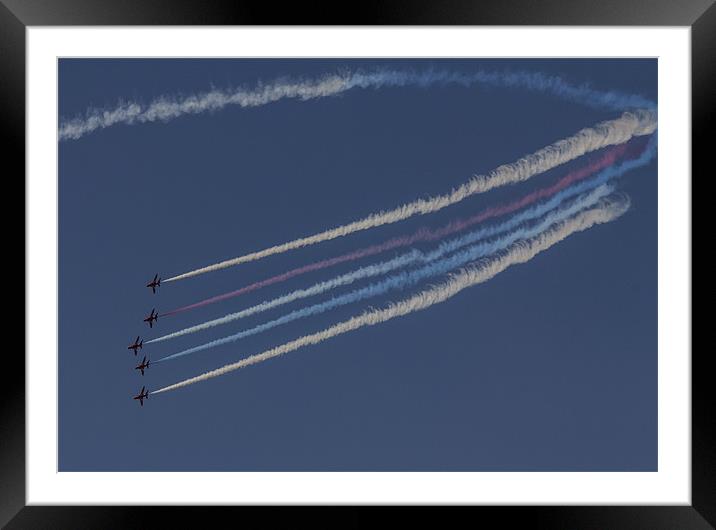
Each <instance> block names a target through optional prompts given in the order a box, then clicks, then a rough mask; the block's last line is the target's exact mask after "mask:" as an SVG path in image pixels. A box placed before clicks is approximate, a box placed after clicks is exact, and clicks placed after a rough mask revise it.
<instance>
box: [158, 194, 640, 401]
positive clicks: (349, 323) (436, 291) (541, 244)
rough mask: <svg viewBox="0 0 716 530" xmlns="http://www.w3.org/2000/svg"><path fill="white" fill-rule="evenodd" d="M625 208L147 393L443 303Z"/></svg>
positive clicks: (618, 204)
mask: <svg viewBox="0 0 716 530" xmlns="http://www.w3.org/2000/svg"><path fill="white" fill-rule="evenodd" d="M628 208H629V200H628V197H626V196H624V195H615V196H612V197H609V198H607V199H603V200H602V203H601V204H600V205H598V206H597V207H595V208H592V209H590V210H587V211H584V212H582V213H580V214H577V215H576V216H574V217H573V218H571V219H568V220H567V221H564V222H563V223H561V224H560V225H557V226H555V227H554V228H552V229H550V230H548V231H546V232H543V233H542V234H540V235H538V236H536V237H534V238H532V239H527V240H523V241H519V242H517V243H515V244H513V245H512V246H511V247H510V248H509V249H508V250H506V251H505V252H503V253H502V254H501V255H499V256H497V257H493V258H487V259H483V260H480V261H479V262H478V263H475V264H473V265H469V266H467V267H465V268H464V269H462V270H461V271H460V272H459V273H456V274H454V275H453V276H452V277H451V278H450V279H449V280H447V281H445V282H443V283H442V284H440V285H437V286H435V287H432V288H430V289H426V290H424V291H422V292H420V293H417V294H415V295H413V296H410V297H409V298H406V299H404V300H401V301H400V302H397V303H395V304H392V305H390V306H388V307H386V308H384V309H380V310H371V311H367V312H365V313H363V314H361V315H358V316H355V317H353V318H350V319H349V320H346V321H344V322H340V323H338V324H335V325H333V326H331V327H329V328H326V329H324V330H322V331H319V332H317V333H313V334H311V335H305V336H303V337H300V338H298V339H296V340H293V341H291V342H287V343H285V344H282V345H280V346H277V347H274V348H271V349H269V350H267V351H265V352H263V353H260V354H256V355H252V356H251V357H247V358H246V359H242V360H241V361H238V362H235V363H232V364H228V365H226V366H223V367H221V368H218V369H216V370H212V371H210V372H206V373H204V374H201V375H198V376H196V377H191V378H189V379H185V380H184V381H180V382H178V383H174V384H172V385H169V386H166V387H163V388H160V389H158V390H154V391H153V392H151V394H159V393H162V392H167V391H169V390H175V389H178V388H182V387H185V386H188V385H191V384H194V383H198V382H201V381H206V380H207V379H211V378H213V377H218V376H220V375H224V374H227V373H229V372H232V371H234V370H238V369H240V368H244V367H246V366H250V365H253V364H257V363H260V362H263V361H266V360H268V359H271V358H273V357H278V356H279V355H283V354H284V353H288V352H291V351H294V350H297V349H299V348H302V347H304V346H309V345H311V344H318V343H320V342H323V341H325V340H327V339H330V338H332V337H335V336H337V335H341V334H343V333H347V332H349V331H353V330H356V329H358V328H361V327H364V326H371V325H375V324H380V323H383V322H386V321H388V320H391V319H393V318H396V317H400V316H403V315H407V314H410V313H413V312H415V311H420V310H422V309H426V308H428V307H430V306H432V305H434V304H438V303H441V302H444V301H445V300H447V299H449V298H451V297H453V296H455V295H456V294H457V293H459V292H460V291H462V290H463V289H466V288H467V287H470V286H472V285H476V284H479V283H482V282H485V281H487V280H489V279H490V278H492V277H494V276H495V275H497V274H499V273H500V272H502V271H503V270H505V269H506V268H507V267H509V266H511V265H515V264H518V263H525V262H527V261H529V260H530V259H532V258H533V257H534V256H535V255H537V254H538V253H540V252H542V251H544V250H546V249H548V248H549V247H551V246H552V245H554V244H556V243H558V242H559V241H562V240H563V239H565V238H566V237H568V236H569V235H570V234H573V233H575V232H579V231H582V230H586V229H588V228H590V227H591V226H594V225H595V224H599V223H606V222H609V221H612V220H614V219H616V218H617V217H619V216H620V215H622V214H623V213H624V212H625V211H626V210H627V209H628Z"/></svg>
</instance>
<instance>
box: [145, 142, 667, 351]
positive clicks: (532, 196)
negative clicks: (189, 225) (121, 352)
mask: <svg viewBox="0 0 716 530" xmlns="http://www.w3.org/2000/svg"><path fill="white" fill-rule="evenodd" d="M653 138H654V137H653V136H652V138H651V140H650V141H649V143H648V144H647V148H646V149H648V148H649V147H648V146H649V145H651V144H652V143H653ZM632 142H633V140H632V141H631V142H628V143H624V144H619V145H616V146H613V147H611V148H609V149H608V150H607V151H606V152H605V153H604V154H603V155H602V156H601V157H600V158H598V159H596V160H595V161H593V162H592V163H590V164H588V165H587V166H585V167H582V168H579V169H575V170H574V171H571V172H570V173H568V174H567V175H565V176H564V177H562V178H561V179H560V180H558V181H557V182H556V183H554V184H553V185H551V186H549V187H547V188H542V189H539V190H535V191H533V192H531V193H529V194H527V195H525V196H523V197H522V198H521V199H518V200H516V201H513V202H511V203H508V204H503V205H500V206H492V207H490V208H487V209H485V210H483V211H482V212H480V213H479V214H476V215H474V216H472V217H469V218H466V219H458V220H456V221H452V222H451V223H448V224H447V225H445V226H443V227H442V228H439V229H434V230H429V229H427V228H421V229H420V230H418V231H416V232H414V233H413V234H410V235H405V236H399V237H395V238H392V239H389V240H387V241H385V242H383V243H380V244H377V245H371V246H369V247H366V248H363V249H359V250H354V251H352V252H349V253H347V254H342V255H340V256H336V257H333V258H329V259H325V260H321V261H318V262H314V263H309V264H308V265H304V266H303V267H298V268H296V269H291V270H289V271H287V272H284V273H281V274H278V275H276V276H272V277H269V278H266V279H264V280H261V281H259V282H255V283H252V284H249V285H247V286H245V287H242V288H240V289H237V290H234V291H230V292H228V293H223V294H220V295H216V296H212V297H211V298H207V299H204V300H201V301H199V302H195V303H193V304H189V305H186V306H182V307H179V308H177V309H174V310H171V311H168V312H166V313H163V314H162V316H170V315H174V314H177V313H181V312H184V311H188V310H190V309H196V308H199V307H204V306H207V305H209V304H213V303H216V302H220V301H223V300H228V299H230V298H233V297H236V296H240V295H243V294H246V293H249V292H252V291H255V290H257V289H260V288H262V287H266V286H268V285H274V284H277V283H280V282H283V281H286V280H288V279H290V278H294V277H296V276H299V275H301V274H305V273H308V272H313V271H317V270H321V269H324V268H327V267H331V266H333V265H338V264H340V263H346V262H350V261H354V260H357V259H361V258H366V257H369V256H373V255H375V254H380V253H383V252H387V251H389V250H393V249H396V248H400V247H406V246H409V245H412V244H414V243H419V242H426V241H436V240H438V239H442V238H443V237H446V236H448V235H450V234H454V233H456V232H460V231H462V230H464V229H467V228H469V227H471V226H474V225H476V224H478V223H481V222H483V221H485V220H487V219H490V218H493V217H498V216H501V215H506V214H509V213H512V212H514V211H516V210H519V209H520V208H524V207H526V206H529V205H530V204H532V203H534V202H536V201H538V200H540V199H544V198H548V197H550V196H551V195H553V194H555V193H558V192H560V191H562V190H564V189H565V188H566V187H567V186H569V185H570V184H572V183H574V182H577V181H579V180H581V179H584V178H586V177H588V176H590V175H592V174H593V173H594V172H596V171H599V170H600V169H603V168H605V167H607V166H610V165H612V164H613V163H614V162H615V161H616V160H617V158H619V157H621V156H623V155H624V154H625V153H626V152H627V151H628V147H630V146H631V144H632ZM644 149H645V148H643V147H642V157H643V154H644ZM629 155H631V153H629ZM652 155H653V152H652V154H651V155H649V158H651V156H652ZM629 169H631V167H629V168H625V169H624V171H628V170H629ZM540 215H541V214H540ZM160 339H161V338H160ZM160 339H155V340H157V341H158V340H160Z"/></svg>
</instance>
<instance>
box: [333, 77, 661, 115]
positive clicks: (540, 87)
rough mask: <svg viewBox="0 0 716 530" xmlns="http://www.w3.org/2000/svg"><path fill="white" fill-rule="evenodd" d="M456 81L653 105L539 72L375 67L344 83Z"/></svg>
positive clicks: (597, 103) (618, 106) (585, 101)
mask: <svg viewBox="0 0 716 530" xmlns="http://www.w3.org/2000/svg"><path fill="white" fill-rule="evenodd" d="M436 84H442V85H448V84H456V85H462V86H465V87H469V86H472V85H475V84H484V85H490V86H495V87H507V88H522V89H526V90H529V91H533V92H542V93H545V94H551V95H553V96H557V97H559V98H562V99H565V100H567V101H573V102H575V103H579V104H582V105H586V106H589V107H592V108H597V109H606V110H625V109H635V108H643V109H651V110H654V109H656V103H655V102H653V101H651V100H650V99H647V98H645V97H642V96H639V95H636V94H626V93H624V92H619V91H616V90H608V91H603V90H596V89H593V88H591V87H589V86H588V85H586V84H583V85H572V84H570V83H568V82H567V81H565V80H564V79H562V78H561V77H558V76H549V75H546V74H543V73H541V72H520V71H516V72H509V71H506V72H488V71H483V70H479V71H477V72H473V73H463V72H449V71H445V70H435V69H429V70H426V71H422V72H414V71H376V72H371V73H356V74H353V75H351V76H350V77H349V78H348V79H347V85H348V86H350V87H354V86H355V87H360V88H376V89H377V88H381V87H383V86H400V87H402V86H418V87H423V88H426V87H429V86H431V85H436Z"/></svg>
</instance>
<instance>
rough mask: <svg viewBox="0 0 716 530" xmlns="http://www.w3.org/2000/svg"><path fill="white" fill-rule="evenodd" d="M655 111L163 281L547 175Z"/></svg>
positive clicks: (619, 138) (638, 128) (643, 128)
mask: <svg viewBox="0 0 716 530" xmlns="http://www.w3.org/2000/svg"><path fill="white" fill-rule="evenodd" d="M656 124H657V121H656V112H655V111H652V110H637V111H633V112H625V113H624V114H622V116H621V117H619V118H617V119H614V120H609V121H604V122H601V123H598V124H597V125H595V126H594V127H588V128H585V129H582V130H581V131H579V132H577V133H576V134H575V135H573V136H570V137H568V138H565V139H563V140H559V141H557V142H555V143H553V144H551V145H548V146H547V147H544V148H542V149H540V150H539V151H536V152H534V153H532V154H530V155H527V156H525V157H523V158H521V159H519V160H517V161H516V162H514V163H511V164H505V165H502V166H500V167H498V168H496V169H494V170H493V171H491V172H490V173H488V174H487V175H478V176H475V177H473V178H472V179H470V180H469V181H467V182H466V183H465V184H463V185H461V186H459V187H458V188H457V189H454V190H452V191H451V192H450V193H447V194H445V195H439V196H437V197H432V198H429V199H419V200H417V201H414V202H411V203H408V204H404V205H402V206H399V207H397V208H395V209H393V210H388V211H383V212H378V213H375V214H372V215H369V216H368V217H365V218H364V219H361V220H359V221H354V222H352V223H349V224H347V225H343V226H339V227H337V228H333V229H331V230H326V231H325V232H321V233H319V234H315V235H312V236H308V237H303V238H300V239H294V240H293V241H289V242H287V243H283V244H281V245H276V246H273V247H269V248H267V249H264V250H261V251H258V252H253V253H251V254H246V255H244V256H240V257H238V258H234V259H230V260H226V261H222V262H219V263H216V264H214V265H209V266H207V267H202V268H200V269H195V270H193V271H189V272H186V273H183V274H179V275H177V276H173V277H171V278H168V279H166V280H164V281H165V282H171V281H175V280H182V279H184V278H190V277H192V276H197V275H199V274H204V273H207V272H212V271H217V270H221V269H225V268H227V267H233V266H234V265H239V264H241V263H246V262H249V261H255V260H258V259H261V258H265V257H267V256H271V255H273V254H280V253H282V252H286V251H288V250H292V249H296V248H300V247H305V246H308V245H314V244H316V243H320V242H323V241H328V240H331V239H335V238H338V237H343V236H346V235H348V234H352V233H354V232H358V231H361V230H367V229H369V228H374V227H377V226H381V225H385V224H390V223H395V222H398V221H401V220H403V219H407V218H408V217H412V216H414V215H423V214H427V213H432V212H436V211H438V210H441V209H443V208H445V207H447V206H450V205H452V204H455V203H458V202H460V201H462V200H464V199H465V198H467V197H470V196H471V195H475V194H477V193H484V192H486V191H488V190H491V189H493V188H496V187H498V186H504V185H506V184H513V183H517V182H521V181H525V180H527V179H529V178H530V177H532V176H534V175H537V174H539V173H543V172H545V171H547V170H549V169H552V168H554V167H556V166H559V165H561V164H564V163H566V162H569V161H570V160H573V159H575V158H577V157H580V156H582V155H584V154H586V153H589V152H591V151H596V150H597V149H602V148H604V147H608V146H610V145H617V144H621V143H624V142H626V141H628V140H629V139H631V138H633V137H634V136H644V135H647V134H651V133H653V132H654V131H655V130H656Z"/></svg>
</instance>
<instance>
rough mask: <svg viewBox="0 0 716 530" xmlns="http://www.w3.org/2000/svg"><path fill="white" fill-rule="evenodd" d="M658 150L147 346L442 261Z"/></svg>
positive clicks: (649, 149) (642, 162)
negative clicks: (443, 237)
mask: <svg viewBox="0 0 716 530" xmlns="http://www.w3.org/2000/svg"><path fill="white" fill-rule="evenodd" d="M655 150H656V144H655V143H652V142H650V143H649V145H648V146H647V148H646V149H645V150H644V152H643V153H642V154H641V156H639V157H638V158H637V159H634V160H629V161H627V162H625V163H622V164H620V165H618V166H615V167H610V168H607V169H606V170H604V171H602V172H600V173H599V174H598V175H597V176H596V177H594V178H593V179H590V180H588V181H585V182H581V183H579V184H576V185H574V186H572V187H570V188H566V189H564V190H563V191H561V192H559V193H557V194H555V195H553V196H552V198H551V199H550V200H548V201H546V202H544V203H542V204H539V205H538V206H535V207H533V208H529V209H527V210H525V211H523V212H521V213H520V214H518V215H514V216H513V217H511V218H509V219H508V220H506V221H505V222H503V223H500V224H497V225H492V226H488V227H484V228H481V229H480V230H476V231H474V232H471V233H469V234H466V235H464V236H462V237H459V238H456V239H453V240H450V241H445V242H443V243H441V244H440V245H439V246H438V248H437V249H435V250H433V251H431V252H428V253H423V252H421V251H419V250H412V251H410V252H407V253H405V254H402V255H400V256H398V257H396V258H393V259H391V260H387V261H383V262H381V263H377V264H372V265H366V266H364V267H361V268H359V269H356V270H354V271H351V272H348V273H346V274H343V275H341V276H337V277H335V278H332V279H330V280H327V281H323V282H320V283H317V284H315V285H313V286H311V287H308V288H306V289H297V290H295V291H293V292H290V293H288V294H286V295H283V296H280V297H278V298H274V299H272V300H267V301H265V302H262V303H260V304H257V305H254V306H252V307H249V308H247V309H244V310H242V311H238V312H235V313H231V314H228V315H226V316H223V317H221V318H217V319H214V320H209V321H208V322H204V323H202V324H197V325H195V326H190V327H188V328H185V329H182V330H179V331H175V332H173V333H169V334H167V335H164V336H161V337H157V338H156V339H152V340H150V341H147V344H151V343H154V342H162V341H165V340H169V339H174V338H178V337H182V336H184V335H189V334H192V333H196V332H199V331H203V330H206V329H210V328H213V327H216V326H219V325H223V324H228V323H229V322H233V321H235V320H239V319H241V318H245V317H248V316H251V315H254V314H257V313H261V312H263V311H268V310H269V309H273V308H276V307H279V306H281V305H284V304H288V303H291V302H295V301H296V300H301V299H303V298H308V297H311V296H316V295H319V294H322V293H325V292H326V291H329V290H332V289H335V288H338V287H341V286H345V285H350V284H351V283H353V282H356V281H358V280H362V279H366V278H371V277H373V276H379V275H383V274H387V273H389V272H392V271H393V270H396V269H399V268H403V267H407V266H409V265H413V264H416V263H430V262H432V261H434V260H436V259H439V258H441V257H443V256H445V255H446V254H448V253H450V252H453V251H455V250H458V249H459V248H462V247H464V246H467V245H470V244H472V243H475V242H476V241H479V240H481V239H484V238H487V237H492V236H494V235H497V234H500V233H503V232H507V231H509V230H512V229H513V228H515V227H517V226H519V225H520V224H522V223H524V222H526V221H530V220H533V219H537V218H539V217H541V216H543V215H544V214H546V213H547V212H549V211H550V210H552V209H554V208H556V207H557V206H559V205H560V204H561V203H562V202H563V201H565V200H567V199H570V198H572V197H574V196H576V195H579V194H580V193H584V192H587V191H590V190H592V189H594V188H596V187H597V186H599V185H602V184H605V183H606V182H608V181H609V180H611V179H614V178H616V177H619V176H621V175H623V174H624V173H626V172H628V171H631V170H633V169H635V168H637V167H641V166H644V165H646V164H647V163H648V162H649V161H650V160H652V158H653V157H654V154H655ZM557 184H559V183H557ZM541 191H543V190H537V191H536V192H533V193H534V194H539V192H541ZM531 195H532V194H531ZM523 199H524V198H523ZM523 199H521V200H520V201H517V202H522V200H523ZM448 226H451V225H448Z"/></svg>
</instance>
